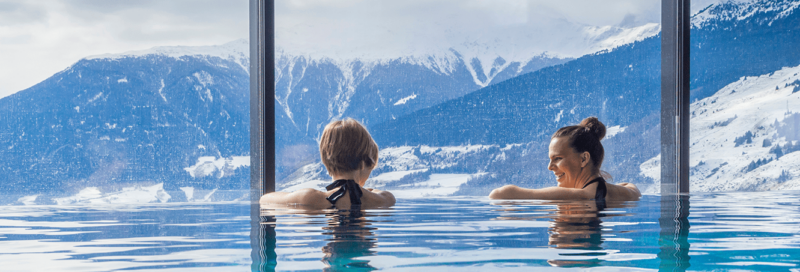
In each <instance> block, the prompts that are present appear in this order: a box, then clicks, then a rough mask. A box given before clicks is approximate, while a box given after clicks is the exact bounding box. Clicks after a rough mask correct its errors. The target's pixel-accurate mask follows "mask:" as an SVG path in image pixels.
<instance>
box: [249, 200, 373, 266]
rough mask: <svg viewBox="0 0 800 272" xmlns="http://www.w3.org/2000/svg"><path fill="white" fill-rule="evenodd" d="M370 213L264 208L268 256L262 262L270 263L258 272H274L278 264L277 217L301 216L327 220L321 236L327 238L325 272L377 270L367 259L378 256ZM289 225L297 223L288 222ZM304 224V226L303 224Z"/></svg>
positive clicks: (263, 254) (322, 260)
mask: <svg viewBox="0 0 800 272" xmlns="http://www.w3.org/2000/svg"><path fill="white" fill-rule="evenodd" d="M367 213H368V212H365V211H362V210H336V209H332V210H307V209H287V208H286V207H270V206H268V205H264V206H261V216H262V218H263V219H262V225H264V226H266V227H265V228H263V229H264V230H266V232H265V234H266V235H267V236H268V237H266V238H265V239H264V241H267V243H266V244H264V247H263V248H264V249H265V252H264V253H262V254H261V256H262V258H263V257H267V258H266V260H268V262H269V263H270V265H267V266H263V265H262V266H261V268H259V271H274V270H275V267H276V264H277V261H276V258H275V257H273V256H276V254H275V247H276V244H277V239H275V238H276V237H275V233H276V232H275V228H276V227H277V226H278V225H279V224H280V222H276V221H277V220H276V216H278V215H300V216H315V217H318V216H324V217H325V218H326V220H327V222H326V224H325V225H324V226H323V227H322V234H323V235H325V237H324V238H323V240H324V241H327V244H325V246H323V247H322V248H321V251H322V253H323V257H322V259H321V260H320V261H321V262H322V263H323V264H324V268H323V271H372V270H376V268H375V267H373V266H372V265H370V264H369V260H366V259H365V258H364V257H367V256H373V255H375V252H374V250H373V248H375V247H376V245H375V241H376V239H375V235H374V231H375V230H376V228H375V227H373V226H372V223H373V222H372V221H371V220H369V219H367V217H374V216H376V215H368V214H367ZM267 220H268V221H267ZM286 223H288V224H289V225H292V224H296V223H297V222H286ZM301 224H302V223H301Z"/></svg>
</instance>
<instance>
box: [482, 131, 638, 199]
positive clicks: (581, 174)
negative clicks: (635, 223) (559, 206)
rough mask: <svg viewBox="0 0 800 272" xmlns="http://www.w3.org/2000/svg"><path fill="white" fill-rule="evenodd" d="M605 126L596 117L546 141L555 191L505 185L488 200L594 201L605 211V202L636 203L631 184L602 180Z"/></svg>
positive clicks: (559, 132)
mask: <svg viewBox="0 0 800 272" xmlns="http://www.w3.org/2000/svg"><path fill="white" fill-rule="evenodd" d="M605 135H606V126H605V125H603V123H601V122H600V120H597V117H589V118H586V119H584V120H583V121H582V122H581V123H580V124H579V125H576V126H566V127H562V128H560V129H558V131H556V133H555V134H553V137H551V138H550V152H549V156H550V164H549V165H548V166H547V169H548V170H550V171H553V174H555V177H556V181H558V186H557V187H548V188H543V189H525V188H520V187H517V186H515V185H506V186H503V187H500V188H497V189H494V190H492V192H491V193H490V194H489V198H491V199H545V200H589V199H594V200H595V201H597V202H598V204H600V203H602V206H603V207H605V201H606V200H612V201H627V200H639V198H640V197H641V196H642V194H641V193H640V192H639V189H638V188H636V185H633V184H631V183H620V184H616V185H615V184H607V183H606V181H605V179H604V178H603V177H602V175H601V173H603V172H601V171H600V166H601V165H602V164H603V156H604V153H605V151H604V150H603V144H602V143H600V140H602V139H603V137H605Z"/></svg>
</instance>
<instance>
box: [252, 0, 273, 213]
mask: <svg viewBox="0 0 800 272" xmlns="http://www.w3.org/2000/svg"><path fill="white" fill-rule="evenodd" d="M274 67H275V2H274V0H250V200H251V202H253V203H258V200H259V198H261V196H262V195H264V194H265V193H268V192H274V191H275V101H274V97H275V72H274Z"/></svg>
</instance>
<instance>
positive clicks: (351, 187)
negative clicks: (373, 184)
mask: <svg viewBox="0 0 800 272" xmlns="http://www.w3.org/2000/svg"><path fill="white" fill-rule="evenodd" d="M336 187H339V190H338V191H336V192H335V193H333V194H332V195H331V196H329V197H327V198H326V199H327V200H328V201H329V202H330V203H331V204H333V205H334V206H335V205H336V201H338V200H339V198H341V197H342V196H344V193H345V192H348V193H350V205H361V195H362V194H363V193H362V192H361V186H358V183H356V181H355V180H352V179H340V180H336V181H334V182H333V183H331V184H330V185H328V186H325V189H327V190H328V191H330V190H333V189H335V188H336Z"/></svg>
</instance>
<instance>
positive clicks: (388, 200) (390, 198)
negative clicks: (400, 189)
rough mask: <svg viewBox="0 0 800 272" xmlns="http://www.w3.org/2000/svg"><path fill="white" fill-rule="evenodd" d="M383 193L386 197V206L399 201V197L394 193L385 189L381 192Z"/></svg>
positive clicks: (384, 204) (384, 203)
mask: <svg viewBox="0 0 800 272" xmlns="http://www.w3.org/2000/svg"><path fill="white" fill-rule="evenodd" d="M381 195H383V199H384V202H383V206H386V207H389V206H394V204H395V203H397V199H396V198H395V197H394V195H393V194H392V193H390V192H387V191H383V192H381Z"/></svg>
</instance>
